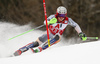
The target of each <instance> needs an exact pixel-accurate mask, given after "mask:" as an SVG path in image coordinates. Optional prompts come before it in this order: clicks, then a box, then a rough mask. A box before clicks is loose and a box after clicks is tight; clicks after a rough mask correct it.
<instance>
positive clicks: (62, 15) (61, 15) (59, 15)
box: [58, 14, 66, 18]
mask: <svg viewBox="0 0 100 64" xmlns="http://www.w3.org/2000/svg"><path fill="white" fill-rule="evenodd" d="M58 17H63V18H64V17H66V14H58Z"/></svg>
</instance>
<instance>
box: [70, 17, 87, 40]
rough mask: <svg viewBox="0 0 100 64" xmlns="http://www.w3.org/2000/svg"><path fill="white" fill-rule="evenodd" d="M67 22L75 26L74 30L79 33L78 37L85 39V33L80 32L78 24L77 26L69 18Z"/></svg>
mask: <svg viewBox="0 0 100 64" xmlns="http://www.w3.org/2000/svg"><path fill="white" fill-rule="evenodd" d="M69 24H70V25H71V26H73V27H74V28H75V30H76V31H77V33H78V34H79V37H80V38H81V39H82V40H83V41H85V40H86V39H87V37H86V35H85V33H83V32H82V30H81V28H80V26H79V25H78V24H77V23H76V22H74V21H73V20H72V19H71V18H69Z"/></svg>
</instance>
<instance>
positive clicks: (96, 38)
mask: <svg viewBox="0 0 100 64" xmlns="http://www.w3.org/2000/svg"><path fill="white" fill-rule="evenodd" d="M87 39H95V40H98V39H99V38H98V37H87Z"/></svg>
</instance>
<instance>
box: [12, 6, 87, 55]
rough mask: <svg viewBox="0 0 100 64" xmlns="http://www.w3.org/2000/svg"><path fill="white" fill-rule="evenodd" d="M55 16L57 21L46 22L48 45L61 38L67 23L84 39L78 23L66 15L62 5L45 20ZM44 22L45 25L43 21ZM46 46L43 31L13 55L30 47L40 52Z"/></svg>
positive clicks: (84, 36)
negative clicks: (47, 26)
mask: <svg viewBox="0 0 100 64" xmlns="http://www.w3.org/2000/svg"><path fill="white" fill-rule="evenodd" d="M54 18H56V19H57V22H56V23H54V24H48V25H49V38H50V45H53V44H55V43H58V42H59V41H60V40H61V35H62V33H63V32H64V30H65V28H66V27H67V25H71V26H72V27H74V28H75V30H76V31H77V33H78V35H79V37H80V38H81V39H82V40H86V39H87V37H86V35H85V34H84V33H83V32H82V30H81V28H80V27H79V25H78V24H77V23H76V22H74V21H73V20H72V19H71V18H69V17H67V9H66V8H65V7H63V6H60V7H58V8H57V11H56V14H54V15H50V16H49V17H48V18H47V22H50V20H52V19H54ZM44 24H45V25H46V23H45V21H44ZM35 47H37V49H35V50H34V48H35ZM46 48H48V43H47V34H46V33H44V34H43V35H42V36H40V37H39V38H38V39H37V40H36V41H35V42H32V43H29V44H27V45H26V46H24V47H22V48H20V49H19V50H17V51H16V52H15V53H14V56H18V55H21V54H22V53H23V52H25V51H27V50H29V49H31V50H33V52H35V53H37V52H41V51H42V50H45V49H46Z"/></svg>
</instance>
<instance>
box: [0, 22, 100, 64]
mask: <svg viewBox="0 0 100 64" xmlns="http://www.w3.org/2000/svg"><path fill="white" fill-rule="evenodd" d="M34 28H35V27H34ZM0 29H1V30H0V64H100V41H95V42H89V43H81V44H74V45H70V44H73V43H72V42H75V39H74V38H71V39H70V40H65V38H63V37H62V40H61V42H59V43H57V44H55V45H53V46H51V47H50V48H48V49H46V50H44V51H42V52H40V53H34V54H33V52H32V51H31V50H28V51H27V52H25V53H23V54H22V55H21V56H16V57H8V56H10V55H11V54H13V53H14V52H15V51H16V50H17V49H19V48H20V47H22V46H24V45H26V44H28V43H30V42H32V41H35V40H36V39H37V38H38V37H39V36H40V35H41V33H43V31H40V30H34V31H32V32H30V33H27V34H25V35H22V36H19V37H17V38H14V39H12V40H8V39H9V38H11V37H14V36H16V35H19V34H21V33H24V32H25V31H28V30H31V29H32V28H31V27H30V24H27V25H24V26H19V25H15V24H12V23H4V22H0Z"/></svg>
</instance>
